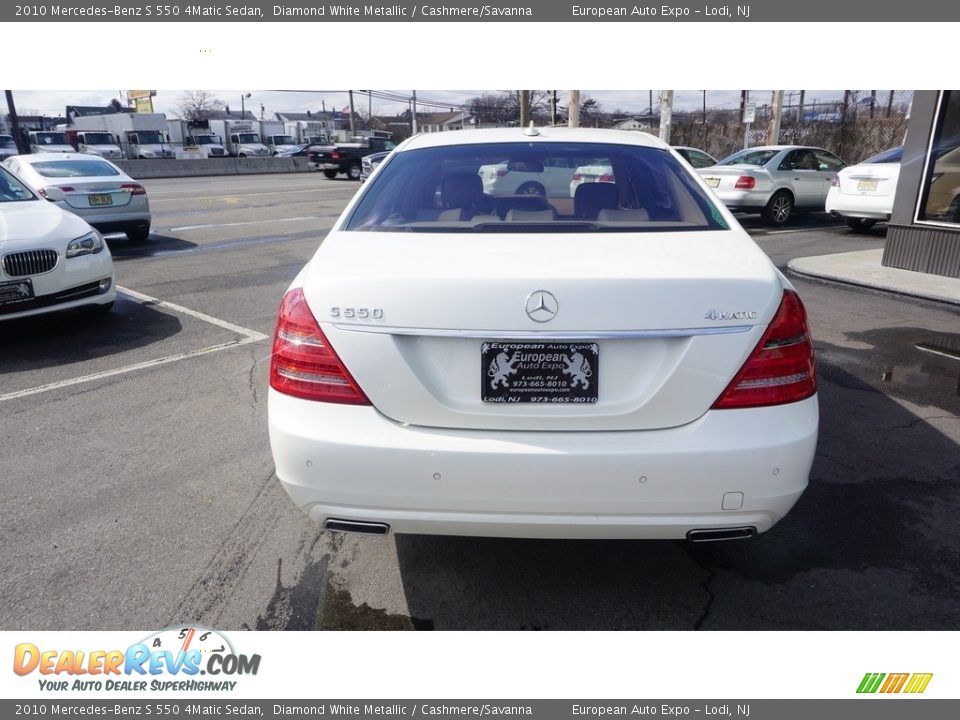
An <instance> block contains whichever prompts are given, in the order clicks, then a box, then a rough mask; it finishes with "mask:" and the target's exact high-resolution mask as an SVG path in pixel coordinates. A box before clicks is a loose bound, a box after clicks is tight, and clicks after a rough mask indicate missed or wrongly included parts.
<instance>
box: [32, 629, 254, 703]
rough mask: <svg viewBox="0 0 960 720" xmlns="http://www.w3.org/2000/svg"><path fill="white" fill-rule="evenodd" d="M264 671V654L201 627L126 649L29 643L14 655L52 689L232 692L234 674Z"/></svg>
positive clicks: (42, 686) (155, 636) (156, 636)
mask: <svg viewBox="0 0 960 720" xmlns="http://www.w3.org/2000/svg"><path fill="white" fill-rule="evenodd" d="M259 669H260V655H245V654H242V653H237V652H236V651H235V650H234V649H233V645H232V644H231V643H230V641H229V640H228V639H227V638H226V637H224V635H223V634H222V633H219V632H217V631H216V630H209V629H207V628H200V627H184V628H171V629H168V630H161V631H160V632H157V633H154V634H152V635H150V636H148V637H146V638H144V639H143V640H140V641H139V642H135V643H133V644H131V645H129V646H128V647H127V648H126V649H125V650H119V649H117V650H101V649H92V650H90V649H84V650H77V649H64V650H59V649H48V648H41V647H38V646H37V645H34V644H33V643H29V642H25V643H20V644H18V645H17V646H16V647H15V648H14V654H13V671H14V673H16V674H17V675H20V676H22V677H26V676H30V675H32V674H34V673H36V674H37V675H38V676H39V677H37V682H38V683H39V686H40V689H41V690H46V691H58V690H59V691H78V690H109V691H119V692H143V691H147V690H151V691H156V690H173V691H177V692H183V691H202V692H210V691H231V690H234V689H235V688H236V686H237V682H238V680H235V679H233V678H236V677H238V676H244V675H256V674H257V671H258V670H259ZM200 676H203V677H202V679H200Z"/></svg>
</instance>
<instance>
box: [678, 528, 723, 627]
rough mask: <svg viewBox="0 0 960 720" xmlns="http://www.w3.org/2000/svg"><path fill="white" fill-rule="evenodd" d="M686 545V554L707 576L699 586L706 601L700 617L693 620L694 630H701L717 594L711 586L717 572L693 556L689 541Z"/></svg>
mask: <svg viewBox="0 0 960 720" xmlns="http://www.w3.org/2000/svg"><path fill="white" fill-rule="evenodd" d="M686 545H687V546H686V548H685V550H686V552H687V556H688V557H689V558H690V559H691V560H692V561H693V562H694V564H695V565H696V566H697V567H698V568H700V569H701V570H703V572H705V573H706V574H707V576H706V577H705V578H704V579H703V582H701V583H700V587H702V588H703V591H704V592H705V593H706V594H707V602H706V604H705V605H704V607H703V610H702V611H701V613H700V617H698V618H697V619H696V621H694V623H693V629H694V630H701V629H703V626H704V624H705V623H706V622H707V620H709V619H710V613H711V612H712V610H713V603H714V600H716V599H717V596H716V594H715V593H714V592H713V587H712V586H713V581H714V579H716V577H717V574H716V573H715V572H714V571H713V569H712V568H710V567H708V566H707V565H705V564H704V563H703V562H702V561H700V560H699V559H697V558H696V557H695V556H694V554H693V550H694V548H693V547H692V546H691V545H690V544H689V543H687V544H686Z"/></svg>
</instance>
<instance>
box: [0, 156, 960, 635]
mask: <svg viewBox="0 0 960 720" xmlns="http://www.w3.org/2000/svg"><path fill="white" fill-rule="evenodd" d="M144 184H145V185H146V187H147V189H148V192H149V196H150V200H151V205H152V209H153V212H154V232H153V235H152V237H151V239H150V241H149V242H148V243H145V244H130V243H127V242H126V241H125V240H123V239H122V238H117V239H116V240H112V239H111V240H110V247H111V250H112V251H113V253H114V257H115V259H116V268H117V280H118V283H119V285H120V287H121V291H120V294H119V297H118V300H117V304H116V306H115V308H114V310H113V312H112V313H111V314H110V315H108V316H106V317H104V318H95V317H91V316H88V315H85V314H82V313H67V314H61V315H54V316H49V317H43V318H38V319H33V320H30V321H16V322H6V323H4V324H3V325H2V326H0V332H2V337H3V342H2V343H0V438H2V442H0V468H2V472H0V478H2V482H0V506H2V507H3V509H4V511H3V513H2V515H0V541H2V545H3V548H4V551H3V553H2V555H0V575H2V577H3V578H4V582H3V583H0V628H2V629H4V630H14V629H27V628H29V629H33V630H45V629H133V628H161V627H167V626H170V625H175V624H179V623H184V622H192V623H198V624H202V625H205V626H208V627H214V628H218V629H222V630H231V629H232V630H236V629H299V630H304V629H407V628H409V629H575V628H577V629H579V628H583V629H664V630H677V629H704V630H710V629H876V630H895V629H954V628H956V627H958V626H960V523H958V522H957V518H958V517H960V356H958V353H960V313H958V311H957V309H956V308H951V307H948V306H943V305H937V304H935V303H927V302H921V301H916V300H911V299H907V298H902V297H897V296H892V295H888V294H884V293H879V292H872V291H866V290H860V289H855V288H851V287H845V286H840V285H836V284H826V283H818V282H813V281H809V280H804V279H799V278H794V279H793V282H794V284H795V285H796V287H797V289H798V290H799V291H800V293H801V296H802V297H803V299H804V302H805V303H806V305H807V309H808V312H809V314H810V321H811V326H812V330H813V333H814V338H815V341H816V351H817V358H818V370H819V381H820V403H821V431H820V444H819V448H818V453H817V458H816V461H815V464H814V468H813V473H812V477H811V484H810V487H809V489H808V491H807V492H806V493H805V495H804V496H803V497H802V498H801V500H800V502H799V503H798V505H797V507H796V508H795V509H794V510H793V512H792V513H791V514H790V515H789V516H788V517H787V518H786V519H785V520H784V521H782V522H781V523H780V524H779V525H777V526H776V527H775V528H774V529H773V530H772V531H770V532H769V533H767V534H765V535H762V536H760V537H758V538H755V539H752V540H749V541H743V542H733V543H722V544H708V545H690V544H687V543H683V542H614V541H596V542H593V541H530V540H504V539H471V538H446V537H429V536H390V537H386V538H369V537H357V536H344V535H337V534H330V533H324V532H321V531H320V530H319V529H318V528H317V527H316V526H314V525H312V524H311V523H309V522H308V521H307V520H306V518H305V517H304V516H303V515H302V513H301V512H300V511H299V510H298V509H297V508H295V507H294V506H293V504H292V503H291V501H290V500H289V499H288V498H287V496H286V495H285V493H284V492H283V490H282V489H281V488H280V485H279V483H278V482H277V480H276V478H275V477H274V475H273V464H272V460H271V457H270V450H269V445H268V441H267V430H266V387H267V370H268V365H269V355H270V336H271V334H272V331H273V322H274V319H275V313H276V309H277V306H278V304H279V301H280V298H281V297H282V295H283V292H284V290H285V289H286V287H287V285H288V284H289V282H290V281H291V279H292V278H293V277H294V275H295V274H296V273H297V271H298V270H299V269H300V267H301V266H302V265H303V263H304V262H305V261H306V260H307V259H308V258H309V257H310V256H311V254H312V253H313V251H314V250H315V249H316V247H317V245H318V244H319V242H320V241H321V240H322V238H323V235H324V233H325V232H326V231H327V230H328V229H329V228H330V227H331V225H332V224H333V221H334V220H335V218H336V217H337V215H338V214H339V212H340V210H341V209H342V208H343V206H344V205H345V203H346V202H347V201H348V199H349V198H350V197H351V196H352V194H353V192H354V191H355V190H356V188H357V186H356V184H354V183H350V182H349V181H346V180H336V181H331V180H327V179H326V178H324V177H323V176H322V175H321V174H318V173H317V174H307V175H271V176H242V177H233V178H191V179H179V180H148V181H145V182H144ZM743 224H744V226H745V227H746V228H747V229H748V230H749V231H750V232H751V233H752V234H753V235H754V237H755V239H756V240H757V242H758V243H759V244H760V246H761V247H762V248H763V249H764V250H765V251H766V252H767V253H768V254H769V255H770V257H771V258H772V259H773V260H774V262H775V263H776V264H777V265H778V266H780V267H781V268H785V267H786V263H787V262H788V261H789V260H790V259H791V258H794V257H801V256H808V255H819V254H826V253H831V252H842V251H846V250H861V249H868V248H878V247H882V244H883V230H882V228H877V229H874V231H872V232H871V233H869V234H866V235H857V234H852V233H850V232H849V231H848V230H847V228H846V226H838V225H837V224H836V222H835V221H833V220H831V219H830V218H829V217H827V216H825V215H822V214H820V215H811V216H807V217H804V218H801V219H800V220H799V221H798V223H797V224H796V225H793V226H791V227H789V228H786V229H783V230H776V231H771V230H769V229H767V228H764V227H763V226H762V225H761V224H760V222H759V219H758V218H744V220H743Z"/></svg>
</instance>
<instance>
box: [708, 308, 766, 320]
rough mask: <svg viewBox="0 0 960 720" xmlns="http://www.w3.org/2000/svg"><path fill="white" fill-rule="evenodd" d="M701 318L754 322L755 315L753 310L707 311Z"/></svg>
mask: <svg viewBox="0 0 960 720" xmlns="http://www.w3.org/2000/svg"><path fill="white" fill-rule="evenodd" d="M703 317H704V318H705V319H706V320H755V319H756V317H757V313H756V312H754V311H753V310H707V312H706V313H704V315H703Z"/></svg>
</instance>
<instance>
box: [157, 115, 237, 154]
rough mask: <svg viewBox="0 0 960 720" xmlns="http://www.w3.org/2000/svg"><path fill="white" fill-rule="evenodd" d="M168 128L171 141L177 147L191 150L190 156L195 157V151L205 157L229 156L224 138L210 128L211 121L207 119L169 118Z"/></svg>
mask: <svg viewBox="0 0 960 720" xmlns="http://www.w3.org/2000/svg"><path fill="white" fill-rule="evenodd" d="M167 128H168V130H169V133H170V142H172V143H173V145H174V147H175V148H184V150H186V151H190V157H195V156H196V155H194V153H198V154H199V155H200V156H201V157H204V158H222V157H226V156H227V149H226V147H224V145H223V138H221V137H220V136H219V135H217V134H216V133H214V132H213V130H211V129H210V123H209V121H207V120H167ZM185 156H186V155H185Z"/></svg>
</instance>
